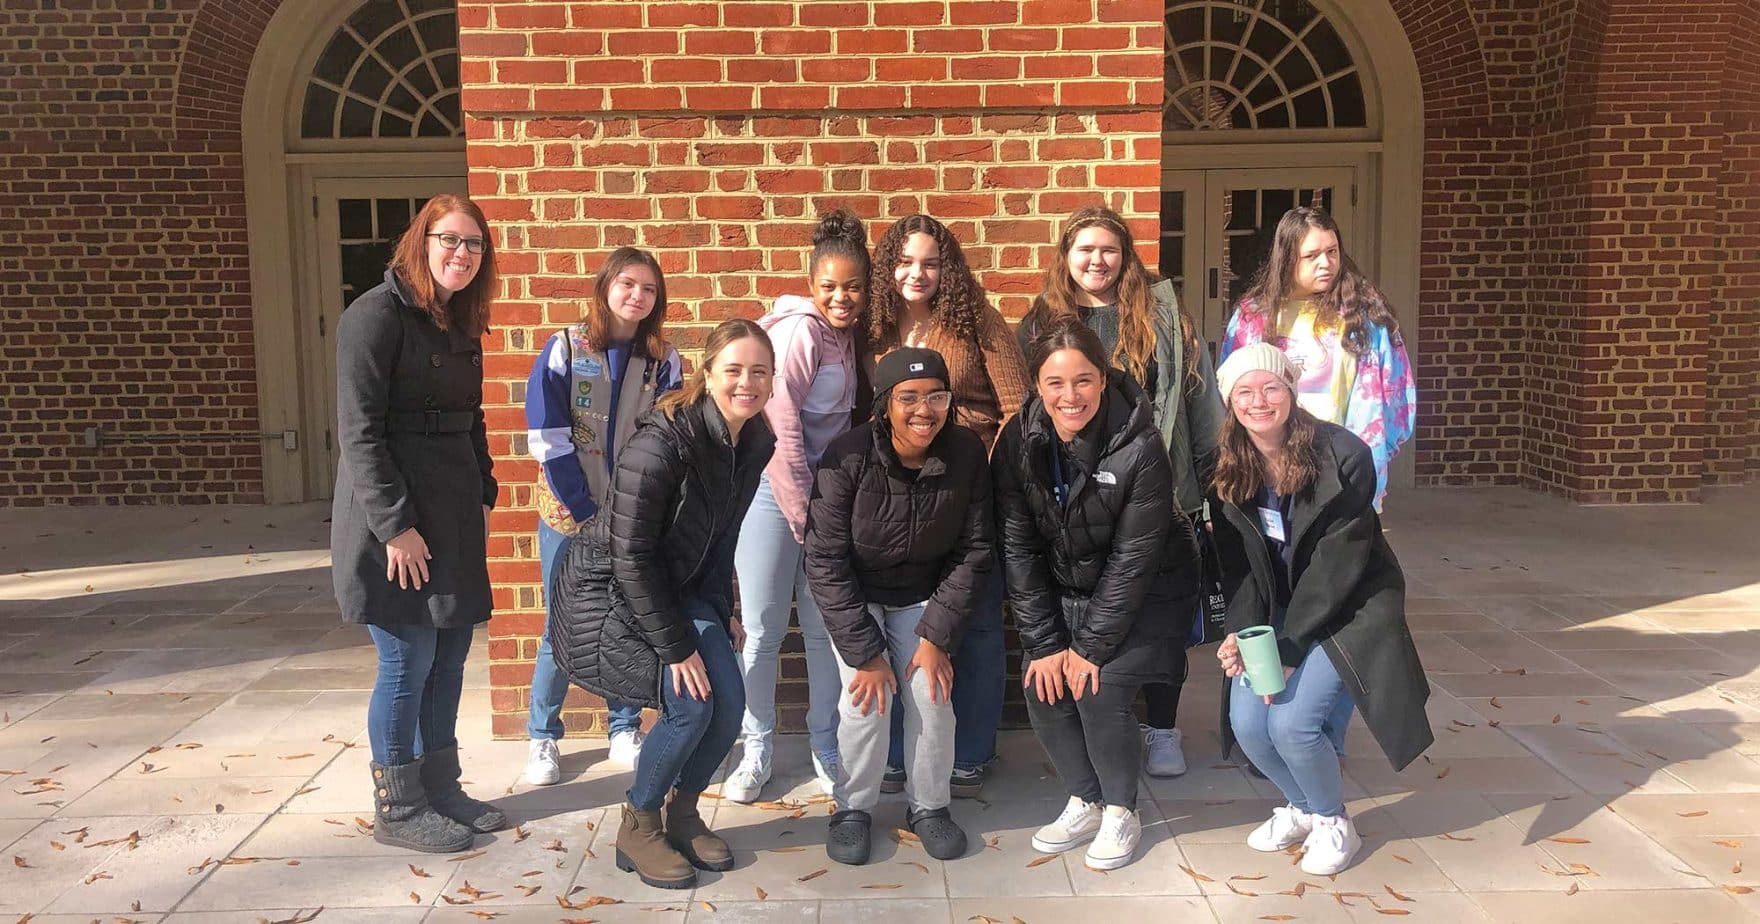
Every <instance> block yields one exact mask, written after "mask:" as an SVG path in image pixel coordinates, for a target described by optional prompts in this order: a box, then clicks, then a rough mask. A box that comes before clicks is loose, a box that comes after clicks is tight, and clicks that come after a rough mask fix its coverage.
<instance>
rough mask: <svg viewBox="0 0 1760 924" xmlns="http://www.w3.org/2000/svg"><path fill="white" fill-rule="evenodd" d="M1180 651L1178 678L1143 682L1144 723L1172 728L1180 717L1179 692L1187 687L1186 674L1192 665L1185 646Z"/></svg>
mask: <svg viewBox="0 0 1760 924" xmlns="http://www.w3.org/2000/svg"><path fill="white" fill-rule="evenodd" d="M1178 651H1179V655H1178V657H1179V669H1178V671H1177V672H1176V673H1177V674H1178V677H1179V679H1178V680H1176V681H1174V682H1173V683H1146V684H1143V706H1144V707H1145V708H1144V710H1143V724H1144V725H1147V726H1149V727H1150V728H1161V729H1168V728H1172V727H1173V723H1174V720H1175V719H1177V718H1179V693H1180V691H1181V690H1183V689H1185V685H1186V674H1187V672H1188V671H1189V670H1190V669H1191V667H1190V664H1189V663H1188V662H1187V661H1186V650H1185V648H1184V647H1183V646H1182V647H1180V648H1178Z"/></svg>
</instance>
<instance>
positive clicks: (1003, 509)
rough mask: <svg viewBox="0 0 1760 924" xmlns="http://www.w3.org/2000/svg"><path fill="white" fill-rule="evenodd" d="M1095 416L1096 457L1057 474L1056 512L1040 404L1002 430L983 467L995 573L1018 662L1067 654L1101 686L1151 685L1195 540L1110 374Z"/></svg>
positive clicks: (1166, 652) (1188, 581)
mask: <svg viewBox="0 0 1760 924" xmlns="http://www.w3.org/2000/svg"><path fill="white" fill-rule="evenodd" d="M1100 414H1101V417H1100V420H1099V421H1098V424H1099V429H1098V431H1097V433H1098V443H1099V446H1100V449H1099V453H1098V458H1097V459H1096V462H1095V464H1094V465H1093V466H1092V469H1091V470H1089V469H1086V468H1083V467H1080V466H1078V467H1076V468H1075V470H1073V471H1066V472H1065V481H1066V483H1067V485H1068V490H1069V497H1068V500H1067V502H1065V503H1063V504H1059V503H1058V501H1057V494H1056V483H1055V476H1054V474H1053V467H1052V454H1053V453H1055V452H1057V451H1058V436H1057V431H1056V430H1055V429H1053V427H1052V424H1051V418H1050V415H1049V414H1048V413H1047V411H1046V410H1045V405H1044V403H1043V402H1042V401H1041V400H1040V399H1039V398H1038V397H1037V396H1034V397H1031V398H1029V399H1028V400H1027V403H1026V405H1025V406H1023V407H1022V408H1021V413H1020V414H1019V415H1018V416H1016V417H1015V418H1014V419H1013V420H1011V421H1009V423H1008V425H1007V426H1006V427H1004V428H1003V431H1002V437H1001V439H1000V440H999V441H998V442H997V445H996V453H995V456H994V458H993V460H992V463H991V465H992V471H993V472H994V475H995V480H996V507H997V518H998V526H999V530H1000V537H1001V543H1002V563H1003V576H1004V578H1005V581H1006V583H1007V585H1008V595H1009V600H1010V602H1011V603H1012V604H1013V608H1014V617H1015V626H1016V628H1017V630H1018V631H1019V633H1020V638H1021V650H1022V651H1023V653H1024V654H1025V656H1026V657H1027V658H1029V659H1031V658H1039V657H1045V656H1048V655H1052V654H1056V653H1057V652H1059V651H1063V650H1064V649H1071V650H1074V651H1075V652H1076V653H1077V654H1080V655H1081V656H1082V657H1084V658H1086V659H1088V660H1089V661H1091V662H1093V663H1095V664H1098V665H1100V666H1101V669H1102V677H1105V676H1107V675H1112V676H1115V677H1133V678H1140V679H1143V680H1151V679H1152V680H1161V679H1164V678H1165V675H1166V674H1167V673H1168V672H1169V670H1170V665H1171V664H1172V663H1173V660H1174V657H1175V654H1174V647H1173V646H1180V645H1183V640H1184V637H1185V634H1186V632H1187V630H1188V629H1189V628H1190V626H1191V621H1192V614H1193V613H1194V612H1195V608H1196V606H1197V593H1198V548H1197V543H1196V540H1195V539H1194V538H1193V534H1192V524H1191V521H1190V520H1188V519H1187V518H1186V517H1185V515H1184V514H1182V513H1180V512H1179V510H1178V509H1177V508H1176V507H1175V505H1174V501H1173V478H1172V470H1171V468H1170V466H1169V464H1168V461H1167V450H1166V449H1165V448H1164V447H1163V445H1162V441H1161V435H1160V433H1159V432H1158V431H1156V429H1155V426H1154V423H1153V421H1152V417H1153V410H1152V409H1151V408H1150V406H1149V402H1148V400H1147V398H1146V397H1145V396H1144V394H1143V390H1142V389H1141V388H1140V387H1138V386H1137V384H1136V382H1135V381H1133V380H1132V379H1131V378H1130V376H1128V375H1125V374H1124V373H1123V372H1120V371H1119V370H1116V369H1114V370H1111V371H1110V372H1109V373H1108V376H1107V391H1106V399H1105V403H1104V405H1103V407H1102V408H1101V410H1100Z"/></svg>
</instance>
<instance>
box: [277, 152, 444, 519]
mask: <svg viewBox="0 0 1760 924" xmlns="http://www.w3.org/2000/svg"><path fill="white" fill-rule="evenodd" d="M301 181H302V188H303V189H304V190H306V195H307V196H308V197H309V200H310V202H311V208H310V209H309V210H305V211H302V212H301V213H300V218H301V224H302V225H303V226H304V227H302V228H301V230H300V233H299V236H298V240H299V241H300V245H301V246H300V260H301V264H300V265H301V266H302V267H303V272H301V273H300V275H299V278H300V279H301V280H305V284H304V285H301V286H300V289H301V291H300V294H299V297H298V298H297V299H296V301H295V309H294V310H295V312H296V314H297V318H296V322H295V323H296V330H297V331H298V334H299V338H298V349H299V355H300V360H299V368H300V391H301V395H302V397H303V398H304V400H303V402H302V403H303V406H304V407H303V411H304V413H303V414H302V425H303V427H304V429H305V432H306V433H307V434H308V436H307V438H306V440H305V441H304V442H305V448H306V451H305V453H304V454H303V458H302V460H301V461H302V468H303V470H304V487H305V493H306V496H307V497H323V496H325V495H326V494H328V493H329V490H330V486H331V485H332V484H333V483H334V481H335V478H336V464H335V458H336V453H337V451H338V450H337V448H336V443H335V440H334V439H333V438H332V439H322V438H321V435H331V434H332V431H333V430H334V428H335V421H336V347H335V343H336V340H335V330H336V322H337V319H339V318H340V316H341V314H342V308H343V306H341V305H339V304H337V303H336V300H337V296H338V294H339V293H340V292H341V291H342V264H341V262H340V260H339V259H338V249H339V247H340V244H341V239H340V234H339V228H338V221H339V213H338V207H337V202H338V200H341V199H351V198H361V199H372V198H386V197H395V198H406V197H407V198H410V199H427V198H430V197H432V196H435V195H438V194H440V193H444V192H461V191H462V190H463V189H464V187H465V178H464V177H463V176H462V175H457V174H452V175H443V174H442V175H434V176H414V175H411V174H409V173H407V172H401V173H399V174H397V175H394V176H369V175H365V174H363V173H361V172H359V171H358V170H352V169H350V170H340V171H338V170H332V169H318V170H314V171H302V177H301ZM411 217H414V216H413V215H412V216H411Z"/></svg>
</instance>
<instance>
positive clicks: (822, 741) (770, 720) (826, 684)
mask: <svg viewBox="0 0 1760 924" xmlns="http://www.w3.org/2000/svg"><path fill="white" fill-rule="evenodd" d="M733 568H734V572H735V573H736V574H738V575H739V605H740V614H741V615H740V618H741V619H742V621H743V625H744V626H745V630H746V645H745V650H744V651H742V652H741V653H740V668H741V670H742V671H743V673H744V674H745V682H746V715H745V721H744V723H743V731H744V734H745V741H746V744H745V753H746V754H748V755H751V754H764V755H766V756H768V755H769V754H770V753H771V749H770V736H771V735H773V734H775V733H776V673H777V665H778V664H779V662H780V661H781V659H782V640H783V638H784V637H786V636H787V635H788V614H789V604H791V603H792V604H793V605H794V612H795V614H796V616H797V617H798V619H799V621H800V627H801V641H802V642H803V643H805V646H806V650H807V736H808V741H809V743H810V744H811V745H812V747H813V750H814V751H815V752H817V753H829V754H835V753H837V698H838V694H840V693H841V692H842V690H843V684H842V682H841V681H839V680H838V676H837V652H836V651H834V650H833V649H832V647H831V636H830V635H827V634H826V632H825V620H824V618H823V617H821V616H820V615H819V605H818V604H817V603H815V602H814V601H813V593H812V591H811V590H809V589H808V588H807V570H806V555H805V553H804V552H803V551H802V550H801V547H800V544H799V543H797V542H795V541H794V533H793V531H791V530H790V529H789V528H788V520H787V519H785V518H784V517H783V515H782V508H780V507H778V506H776V498H775V496H773V495H772V494H771V493H770V479H769V478H768V477H765V478H764V479H763V480H762V481H760V482H759V483H758V494H757V496H756V497H754V498H752V506H751V508H750V509H749V510H747V511H746V519H745V522H744V523H743V524H741V526H740V529H739V547H738V548H737V549H735V551H734V555H733Z"/></svg>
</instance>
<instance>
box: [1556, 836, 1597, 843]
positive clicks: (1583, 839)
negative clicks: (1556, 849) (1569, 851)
mask: <svg viewBox="0 0 1760 924" xmlns="http://www.w3.org/2000/svg"><path fill="white" fill-rule="evenodd" d="M1547 840H1549V841H1551V842H1553V843H1554V844H1587V843H1589V839H1588V838H1586V837H1565V836H1563V835H1560V836H1559V837H1549V838H1547Z"/></svg>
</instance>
